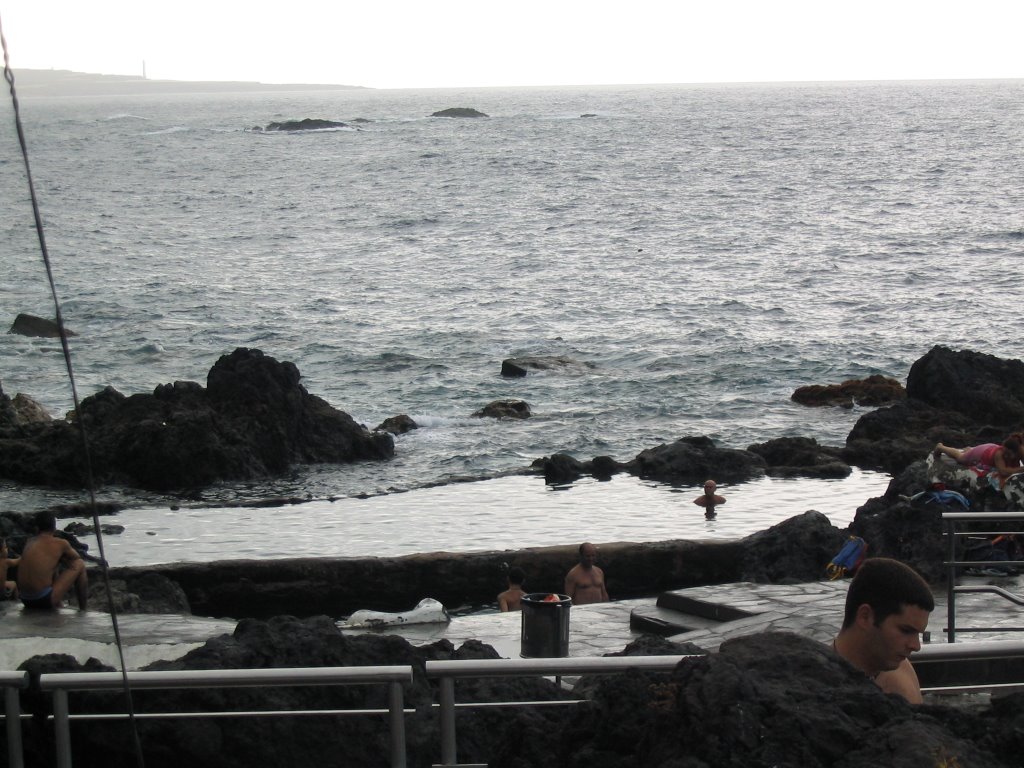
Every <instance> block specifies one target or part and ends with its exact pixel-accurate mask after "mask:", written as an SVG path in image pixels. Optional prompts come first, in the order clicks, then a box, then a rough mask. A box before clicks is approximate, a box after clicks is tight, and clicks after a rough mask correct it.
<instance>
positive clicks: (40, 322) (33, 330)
mask: <svg viewBox="0 0 1024 768" xmlns="http://www.w3.org/2000/svg"><path fill="white" fill-rule="evenodd" d="M8 333H14V334H18V335H20V336H37V337H40V338H45V339H56V338H59V337H60V328H58V326H57V322H56V321H55V320H47V319H46V318H43V317H36V316H35V315H28V314H25V313H24V312H22V313H21V314H19V315H18V316H17V317H16V318H14V322H13V323H12V324H11V329H10V330H9V331H8ZM64 333H65V334H67V335H68V336H75V335H76V334H75V332H74V331H71V330H69V329H67V328H65V329H64Z"/></svg>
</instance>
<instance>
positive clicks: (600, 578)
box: [565, 542, 608, 605]
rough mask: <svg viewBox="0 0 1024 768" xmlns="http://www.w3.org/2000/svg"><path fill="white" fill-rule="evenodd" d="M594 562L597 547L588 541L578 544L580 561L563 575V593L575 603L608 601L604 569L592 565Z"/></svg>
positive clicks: (595, 560)
mask: <svg viewBox="0 0 1024 768" xmlns="http://www.w3.org/2000/svg"><path fill="white" fill-rule="evenodd" d="M596 562H597V547H595V546H594V545H593V544H591V543H589V542H584V543H583V544H580V562H579V564H578V565H575V566H573V568H572V570H571V571H569V573H568V574H566V577H565V594H567V595H568V596H569V597H571V598H572V601H573V603H575V604H576V605H585V604H586V603H607V602H608V590H607V589H606V588H605V584H604V571H602V570H601V569H600V568H598V567H597V566H596V565H594V563H596Z"/></svg>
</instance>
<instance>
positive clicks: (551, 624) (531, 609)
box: [519, 592, 572, 659]
mask: <svg viewBox="0 0 1024 768" xmlns="http://www.w3.org/2000/svg"><path fill="white" fill-rule="evenodd" d="M551 594H552V593H550V592H533V593H530V594H528V595H523V596H522V598H521V599H520V603H521V605H522V611H523V618H522V633H521V635H520V638H519V655H520V656H522V657H523V658H527V659H534V658H542V659H543V658H565V657H566V656H568V655H569V609H570V608H571V607H572V598H571V597H569V596H568V595H559V594H556V595H555V597H557V598H558V600H557V601H554V600H551V601H547V602H546V601H545V600H544V598H545V597H549V596H550V595H551Z"/></svg>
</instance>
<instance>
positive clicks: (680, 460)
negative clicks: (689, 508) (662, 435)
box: [626, 437, 765, 484]
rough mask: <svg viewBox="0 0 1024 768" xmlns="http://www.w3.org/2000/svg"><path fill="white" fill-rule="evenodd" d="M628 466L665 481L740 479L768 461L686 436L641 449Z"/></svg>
mask: <svg viewBox="0 0 1024 768" xmlns="http://www.w3.org/2000/svg"><path fill="white" fill-rule="evenodd" d="M626 467H627V469H628V471H629V472H630V473H632V474H634V475H636V476H637V477H641V478H644V479H649V480H660V481H662V482H666V483H685V484H700V483H703V482H704V481H705V480H707V479H708V478H714V479H715V480H719V481H725V482H730V483H738V482H742V481H744V480H750V479H751V478H754V477H759V476H761V475H763V474H764V472H765V461H764V459H763V458H761V457H760V456H758V455H757V454H756V453H751V452H750V451H738V450H735V449H732V448H718V447H717V446H716V445H715V444H714V442H713V441H712V440H711V439H710V438H708V437H683V438H681V439H679V440H676V441H675V442H674V443H671V444H666V445H659V446H657V447H656V448H648V449H647V450H646V451H641V452H640V453H639V454H637V456H636V458H635V459H633V460H632V461H630V462H629V463H628V464H627V465H626Z"/></svg>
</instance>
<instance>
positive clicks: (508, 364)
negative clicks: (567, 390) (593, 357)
mask: <svg viewBox="0 0 1024 768" xmlns="http://www.w3.org/2000/svg"><path fill="white" fill-rule="evenodd" d="M596 368H597V366H595V365H594V364H593V363H590V362H587V361H585V360H575V359H573V358H571V357H564V356H561V355H535V356H530V357H510V358H507V359H505V360H502V361H501V375H502V376H507V377H510V378H517V377H520V378H521V377H523V376H526V375H527V374H528V373H529V372H530V371H556V372H558V373H570V374H580V373H588V372H590V371H593V370H595V369H596Z"/></svg>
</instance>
